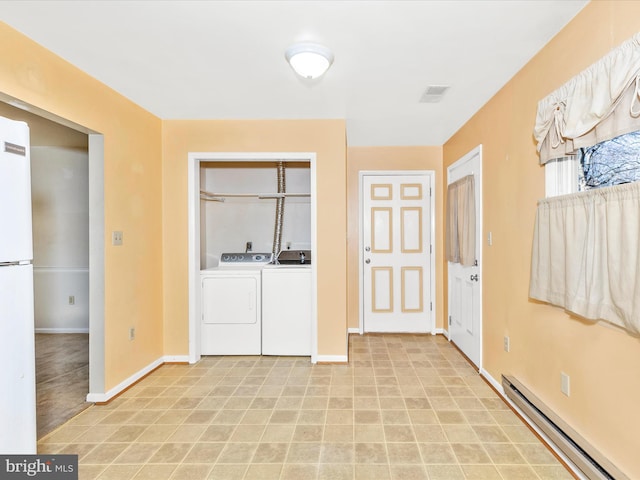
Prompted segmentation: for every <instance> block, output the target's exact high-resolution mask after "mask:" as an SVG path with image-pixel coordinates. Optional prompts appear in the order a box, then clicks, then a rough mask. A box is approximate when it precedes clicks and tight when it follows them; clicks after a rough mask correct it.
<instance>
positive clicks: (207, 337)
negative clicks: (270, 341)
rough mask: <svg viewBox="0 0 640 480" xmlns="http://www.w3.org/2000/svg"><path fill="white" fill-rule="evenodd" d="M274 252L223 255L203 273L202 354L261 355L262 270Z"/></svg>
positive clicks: (201, 279) (201, 278)
mask: <svg viewBox="0 0 640 480" xmlns="http://www.w3.org/2000/svg"><path fill="white" fill-rule="evenodd" d="M270 261H271V254H270V253H251V252H250V253H223V254H222V256H221V258H220V263H219V265H218V266H217V267H214V268H209V269H207V270H201V271H200V282H201V287H202V296H201V298H202V300H201V308H202V324H201V353H202V355H260V354H261V352H262V321H261V319H262V312H261V299H262V297H261V290H262V289H261V271H262V267H263V266H264V265H266V264H267V263H269V262H270Z"/></svg>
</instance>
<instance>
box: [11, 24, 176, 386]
mask: <svg viewBox="0 0 640 480" xmlns="http://www.w3.org/2000/svg"><path fill="white" fill-rule="evenodd" d="M0 85H1V87H0V88H1V89H2V93H4V94H6V95H9V96H11V97H14V98H16V99H19V100H21V101H23V102H25V103H27V104H30V105H32V106H35V107H38V108H40V109H43V110H45V111H48V112H51V113H53V114H55V115H58V116H59V117H62V118H65V119H67V120H71V121H72V122H75V123H77V124H79V125H83V126H85V127H87V128H88V129H91V130H93V131H95V132H98V133H102V134H103V135H104V191H105V194H104V195H105V198H104V202H105V207H104V208H105V237H106V238H105V339H104V342H105V390H109V389H110V388H112V387H114V386H115V385H117V384H118V383H120V382H122V381H123V380H124V379H126V378H128V377H129V376H131V375H132V374H133V373H135V372H137V371H139V370H140V369H142V368H143V367H145V366H147V365H148V364H150V363H151V362H153V361H154V360H157V359H158V358H160V357H161V356H162V354H163V351H162V337H163V331H162V303H161V302H159V301H158V299H159V298H161V296H162V229H161V227H162V216H161V211H162V210H161V202H162V179H161V173H162V170H161V168H160V167H161V162H160V159H161V154H162V152H161V145H162V143H161V133H162V131H161V127H162V125H161V122H160V120H159V119H158V118H157V117H155V116H153V115H151V114H150V113H148V112H147V111H145V110H143V109H142V108H140V107H138V106H137V105H135V104H133V103H132V102H131V101H129V100H128V99H126V98H125V97H123V96H122V95H119V94H117V93H116V92H114V91H113V90H111V89H110V88H108V87H106V86H105V85H103V84H102V83H100V82H98V81H97V80H95V79H93V78H91V77H90V76H88V75H87V74H85V73H83V72H82V71H80V70H79V69H77V68H76V67H74V66H72V65H70V64H69V63H67V62H65V61H64V60H62V59H61V58H59V57H57V56H56V55H54V54H53V53H51V52H50V51H48V50H46V49H44V48H42V47H41V46H39V45H38V44H36V43H34V42H33V41H31V40H30V39H28V38H26V37H25V36H23V35H22V34H20V33H18V32H17V31H15V30H13V29H12V28H10V27H9V26H7V25H6V24H4V23H0ZM112 230H122V231H123V232H124V245H123V246H121V247H112V246H111V242H110V232H111V231H112ZM131 326H133V327H135V328H136V339H135V340H134V341H129V333H128V332H129V327H131Z"/></svg>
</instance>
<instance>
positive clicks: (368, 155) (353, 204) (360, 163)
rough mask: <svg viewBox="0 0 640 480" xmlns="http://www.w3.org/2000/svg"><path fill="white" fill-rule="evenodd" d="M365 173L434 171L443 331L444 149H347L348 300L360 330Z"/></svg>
mask: <svg viewBox="0 0 640 480" xmlns="http://www.w3.org/2000/svg"><path fill="white" fill-rule="evenodd" d="M362 170H434V171H435V183H436V188H435V192H434V199H435V217H436V218H435V226H436V232H435V234H436V244H435V252H434V256H433V259H434V262H436V298H435V302H434V303H435V306H436V317H435V318H436V327H437V328H442V318H443V317H442V314H443V311H444V310H443V305H444V290H443V289H442V268H443V267H442V255H443V245H444V244H443V243H442V242H440V234H441V233H442V228H443V226H442V212H443V207H442V196H443V195H442V188H441V185H442V147H349V148H348V149H347V225H348V228H347V272H348V274H347V275H348V277H347V278H348V282H347V296H348V313H347V318H348V319H349V321H348V326H349V328H358V327H359V319H360V305H359V295H360V277H359V271H358V241H359V236H360V229H359V223H358V208H359V191H358V188H359V185H358V181H359V180H358V178H359V177H358V172H360V171H362Z"/></svg>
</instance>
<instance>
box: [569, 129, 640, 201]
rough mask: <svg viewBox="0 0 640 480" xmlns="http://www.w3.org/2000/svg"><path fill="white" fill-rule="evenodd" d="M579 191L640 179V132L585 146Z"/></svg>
mask: <svg viewBox="0 0 640 480" xmlns="http://www.w3.org/2000/svg"><path fill="white" fill-rule="evenodd" d="M580 165H581V166H582V172H583V177H582V178H581V185H580V190H588V189H590V188H599V187H607V186H611V185H618V184H621V183H630V182H636V181H638V180H640V131H638V132H632V133H628V134H626V135H620V136H619V137H616V138H614V139H611V140H607V141H606V142H601V143H598V144H597V145H594V146H593V147H589V148H584V149H582V155H581V158H580Z"/></svg>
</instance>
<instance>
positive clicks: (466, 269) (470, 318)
mask: <svg viewBox="0 0 640 480" xmlns="http://www.w3.org/2000/svg"><path fill="white" fill-rule="evenodd" d="M464 180H472V181H473V182H472V185H473V189H470V188H467V189H466V192H467V193H468V194H469V196H471V197H472V199H473V205H474V207H475V208H473V209H472V210H473V211H464V212H463V211H460V212H458V213H457V214H456V217H457V218H458V220H457V222H456V223H459V224H460V223H465V224H466V223H467V222H464V221H463V220H461V219H462V218H469V217H471V218H472V221H471V224H470V225H474V227H473V231H471V227H470V226H469V225H462V226H460V227H458V226H456V227H455V228H456V229H458V228H460V229H461V230H462V229H464V230H465V232H466V233H465V235H467V236H471V237H473V238H474V249H473V250H474V251H475V262H473V261H462V260H461V261H455V262H452V261H448V262H447V265H448V270H447V272H448V278H449V281H448V282H449V283H448V287H449V288H448V297H449V305H448V307H449V317H448V318H449V321H448V328H447V330H448V331H447V335H448V338H449V340H450V341H452V342H453V343H455V344H456V346H457V347H458V348H459V349H460V350H461V351H462V353H464V354H465V355H466V356H467V357H468V358H469V360H471V362H473V363H474V364H475V366H476V367H478V370H481V369H482V145H480V146H478V147H476V148H474V149H473V150H472V151H470V152H469V153H467V154H466V155H464V156H463V157H462V158H460V159H459V160H457V161H456V162H455V163H454V164H452V165H450V166H449V168H447V185H448V186H449V191H448V193H447V195H448V196H449V195H458V194H457V193H456V194H453V193H452V192H453V190H452V189H451V185H452V184H456V183H458V182H460V181H464ZM447 201H448V203H449V204H450V205H451V204H452V203H451V202H452V199H451V198H448V199H447ZM458 202H459V203H466V205H469V203H468V199H467V201H466V202H460V200H458ZM447 210H448V212H449V210H451V209H447ZM465 210H467V209H465ZM447 215H449V213H448V214H447ZM451 218H453V217H451ZM446 222H447V223H448V225H447V228H449V229H450V230H451V229H452V228H453V227H452V226H451V225H450V224H449V223H450V220H449V219H447V220H446ZM472 258H473V257H472Z"/></svg>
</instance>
